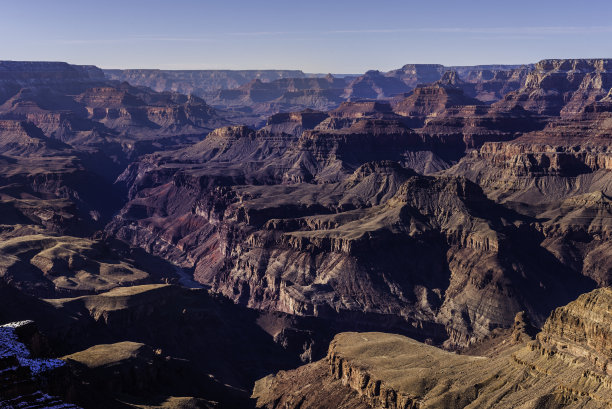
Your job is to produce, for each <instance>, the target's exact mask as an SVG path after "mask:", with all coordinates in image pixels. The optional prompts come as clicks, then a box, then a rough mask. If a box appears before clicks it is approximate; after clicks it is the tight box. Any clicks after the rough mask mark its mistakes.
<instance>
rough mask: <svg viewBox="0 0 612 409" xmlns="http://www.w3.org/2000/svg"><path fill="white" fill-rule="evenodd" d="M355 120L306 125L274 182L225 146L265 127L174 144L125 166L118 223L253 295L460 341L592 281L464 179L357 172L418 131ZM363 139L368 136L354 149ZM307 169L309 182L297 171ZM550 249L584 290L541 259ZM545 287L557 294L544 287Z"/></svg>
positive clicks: (250, 138) (148, 245)
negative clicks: (252, 180) (125, 194)
mask: <svg viewBox="0 0 612 409" xmlns="http://www.w3.org/2000/svg"><path fill="white" fill-rule="evenodd" d="M368 124H370V125H371V124H372V122H371V121H365V122H362V125H363V126H366V127H367V126H369V125H368ZM350 129H352V131H351V132H348V131H346V130H344V131H343V132H336V133H334V132H329V131H328V132H327V133H321V132H319V133H316V132H311V133H308V132H306V133H304V135H302V137H300V138H299V139H298V140H297V144H296V145H290V146H288V147H286V153H285V154H282V155H280V156H279V157H276V159H275V160H274V164H273V165H272V164H271V165H268V166H263V167H261V165H260V168H259V169H262V168H264V169H267V173H266V174H267V175H276V176H274V178H271V179H261V180H267V182H266V183H275V184H278V183H280V182H283V184H278V185H276V186H244V185H243V186H238V184H242V183H243V182H242V179H240V177H238V179H236V177H237V176H235V175H236V174H234V175H233V176H232V173H231V172H232V171H233V170H232V169H238V168H231V167H227V163H226V161H225V160H224V159H223V158H224V157H225V158H230V157H232V155H236V152H241V154H246V152H247V151H246V150H244V149H243V148H239V146H243V147H244V146H251V149H254V152H257V153H261V152H262V149H261V148H260V146H261V145H260V143H262V142H263V141H265V138H263V137H262V135H261V134H258V133H256V132H255V131H252V130H249V129H248V128H233V129H226V130H219V131H215V133H213V134H211V136H210V137H209V138H210V139H209V138H207V140H205V141H203V142H202V143H201V144H200V146H199V147H198V149H196V150H189V149H188V150H183V151H179V152H177V153H175V154H174V155H175V156H174V159H172V160H173V161H174V162H172V161H166V160H167V159H162V158H163V156H162V157H160V158H159V159H158V160H159V162H158V163H159V164H160V165H161V166H154V167H153V168H152V169H147V168H146V166H148V165H145V164H144V163H143V164H142V166H143V168H141V169H140V170H138V169H136V168H135V169H134V170H133V171H134V173H133V174H132V176H129V175H126V180H128V179H129V180H132V182H130V183H131V184H132V186H133V190H132V198H133V199H132V201H131V202H130V203H129V204H128V205H127V206H126V207H125V208H124V209H123V210H122V211H121V213H120V215H119V216H118V217H117V218H116V219H115V220H114V221H113V222H112V223H111V224H110V225H109V227H108V229H107V232H108V234H111V235H116V236H117V237H119V238H121V239H123V240H126V241H128V242H130V243H132V244H134V245H138V246H141V247H143V248H145V249H147V250H148V251H151V252H153V253H154V254H157V255H160V256H162V257H166V258H168V259H170V260H172V261H173V262H176V263H178V264H182V265H184V266H189V267H194V276H195V278H196V279H197V280H199V281H200V282H202V283H205V284H207V285H211V286H212V287H213V288H214V289H215V290H216V291H219V292H222V293H223V294H225V295H226V296H228V297H230V298H232V299H234V300H235V301H236V302H239V303H244V304H246V305H248V306H250V307H254V308H258V309H263V310H272V311H283V312H287V313H292V314H298V315H306V316H319V317H332V318H334V317H337V318H338V319H343V318H342V316H343V315H346V316H350V314H365V315H364V318H363V319H364V320H368V319H371V318H368V317H367V316H368V314H378V315H381V316H388V317H389V318H390V319H393V317H402V319H405V320H407V321H408V322H409V323H413V324H412V325H415V326H416V327H418V328H422V330H421V334H426V335H425V337H432V338H435V339H436V340H437V341H438V342H441V341H442V340H443V339H444V338H448V345H449V346H456V345H466V344H469V343H471V342H473V341H474V340H476V339H478V338H480V337H482V336H484V335H486V334H487V333H488V332H489V331H491V330H492V329H494V328H496V327H498V326H502V327H507V326H510V325H511V324H512V322H513V319H514V314H515V313H516V312H517V311H520V310H523V309H526V310H528V311H529V312H530V313H532V315H533V316H534V318H535V319H536V320H539V322H542V321H543V319H544V317H545V315H546V314H547V313H548V312H549V311H550V309H552V308H554V307H555V306H556V305H559V303H562V302H564V301H566V300H568V299H570V298H571V297H573V296H575V295H576V294H577V292H574V290H575V291H580V290H579V289H584V288H592V287H589V286H590V285H591V284H589V283H588V280H585V281H584V282H583V280H582V278H581V275H580V274H574V275H572V274H571V272H570V271H569V270H568V269H567V268H565V267H564V266H563V265H561V264H558V261H557V260H556V259H555V258H554V257H552V256H551V255H550V254H548V253H547V251H546V250H545V249H544V248H542V247H540V242H539V239H538V238H537V237H539V236H537V234H536V235H535V236H533V237H531V238H530V236H532V235H533V234H534V233H536V232H537V230H535V229H533V228H532V227H531V226H529V225H528V224H527V223H525V221H524V220H522V218H521V216H520V215H517V214H513V213H512V212H509V211H507V210H505V209H503V208H502V207H498V206H496V205H495V204H494V203H493V202H490V201H489V200H488V199H487V198H485V196H484V195H483V194H482V192H481V191H480V189H479V188H478V187H477V186H476V185H474V184H472V183H470V182H468V181H466V180H465V179H462V178H452V177H451V178H446V177H436V178H427V177H422V176H418V175H416V174H415V173H414V172H411V171H409V170H407V169H405V168H403V167H401V166H400V165H398V164H397V163H396V162H394V161H387V162H368V163H366V164H363V165H361V166H360V167H359V168H357V170H355V171H354V172H353V173H352V174H350V173H349V172H348V171H347V170H348V169H350V167H353V166H357V164H358V163H360V161H364V160H366V159H367V158H372V157H375V155H380V156H382V157H384V155H396V154H397V153H396V152H397V149H398V147H402V146H403V145H402V143H405V142H406V140H407V138H408V137H414V136H410V135H411V134H410V133H407V131H406V129H405V128H402V127H398V128H392V129H391V128H375V129H380V134H378V133H377V132H376V131H375V130H373V129H368V130H367V131H366V130H365V129H364V131H363V134H360V133H356V132H355V129H356V128H350ZM260 132H261V131H260ZM258 135H259V136H258ZM258 139H260V142H257V140H258ZM417 140H418V139H417ZM370 141H371V142H370ZM401 141H404V142H401ZM408 141H409V139H408ZM400 142H401V143H400ZM293 143H296V141H295V139H294V140H293ZM355 143H357V144H358V145H359V146H360V147H362V148H363V147H365V146H370V148H368V149H366V150H360V151H359V152H355V151H354V150H353V147H354V146H355ZM369 143H372V145H368V144H369ZM245 144H246V145H245ZM196 146H197V145H196ZM266 146H268V147H269V146H270V145H266ZM408 146H410V145H408ZM200 149H201V150H200ZM233 149H237V150H236V151H233ZM404 149H406V148H404ZM366 152H367V154H366ZM223 155H229V156H223ZM247 157H250V156H248V155H247V156H240V158H247ZM391 157H394V156H391ZM179 158H180V159H179ZM287 158H295V159H292V160H291V161H289V160H287V161H285V160H286V159H287ZM151 159H153V158H151ZM217 160H218V161H219V166H220V165H223V166H224V167H223V168H217V166H218V165H217ZM240 163H241V165H240V166H241V168H240V169H245V167H244V166H246V162H245V160H244V159H241V160H240ZM296 163H297V164H300V165H299V167H298V166H296V165H295V164H296ZM286 164H293V165H286ZM272 166H273V167H272ZM220 169H223V170H222V171H221V170H220ZM296 169H299V171H300V172H301V173H299V174H298V173H296ZM306 171H307V172H308V173H304V172H306ZM332 171H333V173H332ZM175 172H176V173H175ZM240 172H242V170H240ZM245 174H246V173H245ZM288 174H289V175H293V177H292V178H288V177H287V175H288ZM304 174H306V175H309V178H310V179H305V180H310V181H311V182H310V183H303V182H302V181H300V179H299V178H296V177H295V175H304ZM256 175H258V173H257V172H254V173H251V177H256ZM348 175H350V176H348ZM312 176H314V178H312ZM331 176H333V178H331ZM300 177H302V178H303V177H304V176H300ZM321 182H324V183H321ZM516 243H521V244H516ZM526 249H529V250H528V251H526ZM424 255H426V256H425V257H424ZM425 260H429V261H428V262H427V263H425ZM509 260H512V261H509ZM538 260H539V261H538ZM432 261H433V262H432ZM541 263H543V264H541ZM547 263H553V264H555V265H556V268H557V269H558V270H559V272H560V274H561V275H563V277H564V280H566V282H572V283H574V284H573V287H572V288H573V290H571V291H567V289H564V288H563V287H562V286H560V285H558V283H556V281H557V280H556V279H554V278H553V277H552V276H551V275H550V274H549V273H548V272H547V269H543V270H542V266H543V265H544V264H547ZM544 289H546V291H548V292H549V293H550V294H555V295H554V296H548V297H540V296H538V295H537V294H538V293H539V292H541V291H544ZM485 294H486V295H485ZM334 319H336V318H334ZM381 322H382V321H381Z"/></svg>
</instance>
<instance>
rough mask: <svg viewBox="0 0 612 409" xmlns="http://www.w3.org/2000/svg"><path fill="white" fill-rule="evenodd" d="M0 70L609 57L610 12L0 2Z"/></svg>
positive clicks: (608, 4) (607, 8) (443, 5)
mask: <svg viewBox="0 0 612 409" xmlns="http://www.w3.org/2000/svg"><path fill="white" fill-rule="evenodd" d="M0 4H1V5H2V9H1V10H2V11H1V13H0V36H1V37H0V38H2V41H1V42H0V59H4V60H52V61H68V62H71V63H75V64H95V65H98V66H100V67H103V68H162V69H223V68H227V69H253V68H262V69H263V68H284V69H302V70H304V71H306V72H337V73H360V72H364V71H366V70H368V69H379V70H390V69H394V68H398V67H400V66H402V65H403V64H406V63H440V64H446V65H472V64H487V63H500V64H501V63H508V64H512V63H529V62H537V61H538V60H540V59H543V58H578V57H612V41H611V40H612V20H611V19H610V16H611V15H612V1H610V0H589V1H577V0H575V1H565V0H557V1H550V0H545V1H538V0H531V1H524V0H515V1H513V0H504V1H497V0H489V1H480V0H472V1H470V0H464V1H460V0H454V1H426V0H422V1H410V0H404V1H395V0H378V1H374V0H371V1H362V0H352V1H344V0H340V1H334V0H327V1H321V0H311V1H290V0H285V1H277V0H260V1H256V0H250V1H247V0H225V1H214V2H213V1H193V0H174V1H158V0H148V1H140V0H123V1H117V0H106V1H103V0H96V1H90V0H53V1H51V0H44V1H43V0H22V1H17V0H1V2H0Z"/></svg>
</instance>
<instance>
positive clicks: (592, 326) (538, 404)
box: [253, 288, 612, 409]
mask: <svg viewBox="0 0 612 409" xmlns="http://www.w3.org/2000/svg"><path fill="white" fill-rule="evenodd" d="M610 305H612V291H611V290H610V289H608V288H605V289H600V290H596V291H594V292H592V293H589V294H585V295H583V296H581V297H580V298H579V299H578V300H576V301H574V302H572V303H570V304H569V305H567V306H566V307H561V308H559V309H557V310H556V311H555V312H554V313H553V314H552V315H551V316H550V318H549V319H548V320H547V322H546V325H545V326H544V329H543V331H542V332H541V333H540V334H538V336H537V339H536V340H535V341H523V342H521V341H518V343H517V339H516V338H514V342H512V339H511V338H508V339H507V340H506V341H505V343H506V346H505V347H504V348H502V349H501V351H499V352H498V353H497V354H496V355H495V356H493V357H478V356H466V355H456V354H453V353H449V352H446V351H442V350H439V349H437V348H435V347H431V346H428V345H424V344H421V343H418V342H416V341H413V340H411V339H409V338H405V337H402V336H399V335H392V334H382V333H344V334H340V335H338V336H337V337H336V338H335V339H334V341H333V342H332V343H331V345H330V348H329V352H328V355H327V358H326V359H325V360H322V361H319V362H317V363H314V364H311V365H309V366H306V367H301V368H299V369H297V370H294V371H289V372H280V373H279V374H277V375H274V376H269V377H267V378H264V379H262V380H260V381H258V382H257V384H256V386H255V389H254V393H253V397H254V398H256V399H257V406H258V407H262V408H263V407H265V408H269V409H272V408H280V407H285V408H297V407H300V408H331V407H341V408H343V407H347V408H348V407H372V408H378V407H385V408H407V407H419V408H457V409H458V408H464V407H483V408H485V407H486V408H517V407H520V408H525V409H528V408H534V409H535V408H565V407H568V408H578V407H580V408H601V407H608V406H609V405H610V404H611V403H612V386H611V385H612V384H611V383H610V376H612V371H611V370H610V366H609V362H610V361H609V359H610V357H611V356H612V350H611V349H610V345H609V343H606V341H605V340H606V335H605V333H606V331H609V328H610V325H611V324H612V321H610V318H611V317H610V314H609V310H610ZM606 311H608V312H606ZM527 339H528V338H527ZM324 372H326V373H324ZM313 374H319V375H320V377H319V378H315V377H314V376H313ZM301 379H304V382H301ZM296 383H297V384H296ZM326 393H329V394H331V396H330V397H329V402H333V404H332V405H328V404H327V403H326V402H327V401H326V398H325V394H326Z"/></svg>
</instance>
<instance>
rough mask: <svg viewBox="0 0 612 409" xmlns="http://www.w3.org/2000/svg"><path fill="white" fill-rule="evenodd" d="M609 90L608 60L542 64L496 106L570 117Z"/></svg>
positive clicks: (610, 81) (558, 61)
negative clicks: (516, 107)
mask: <svg viewBox="0 0 612 409" xmlns="http://www.w3.org/2000/svg"><path fill="white" fill-rule="evenodd" d="M610 87H612V74H611V71H610V60H605V59H601V60H586V59H577V60H543V61H540V62H539V63H537V64H536V66H535V68H534V70H533V71H532V72H530V73H529V74H528V75H527V77H526V79H525V83H524V85H523V86H522V87H521V88H520V89H518V90H516V91H514V92H511V93H509V94H508V95H506V96H505V97H504V98H503V100H502V101H500V102H498V103H496V105H498V106H504V107H506V108H509V107H512V106H521V107H523V108H525V109H527V110H529V111H532V112H535V113H538V114H544V115H559V114H562V115H571V114H575V113H577V112H580V110H581V109H582V108H583V107H584V106H585V105H588V104H590V103H592V102H594V101H597V100H599V99H601V98H603V97H604V96H606V95H607V93H608V91H609V90H610Z"/></svg>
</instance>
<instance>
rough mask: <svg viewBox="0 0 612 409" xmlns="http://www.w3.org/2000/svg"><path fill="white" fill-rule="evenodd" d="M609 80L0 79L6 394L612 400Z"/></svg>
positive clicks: (445, 70)
mask: <svg viewBox="0 0 612 409" xmlns="http://www.w3.org/2000/svg"><path fill="white" fill-rule="evenodd" d="M610 61H612V60H607V59H576V60H543V61H540V62H538V63H536V64H525V65H508V66H503V65H490V66H473V67H467V66H449V67H446V66H442V65H435V64H407V65H404V66H403V67H401V68H399V69H396V70H391V71H387V72H380V71H367V72H366V73H364V74H351V75H347V74H345V75H334V74H328V75H322V74H308V73H304V72H301V71H289V70H251V71H229V70H207V71H164V70H102V69H99V68H97V67H94V66H78V65H70V64H67V63H51V62H15V61H2V62H0V209H1V211H0V299H2V306H3V307H2V309H0V325H2V324H4V325H5V326H4V327H0V334H1V333H2V328H9V329H6V330H5V332H6V333H7V334H8V335H7V336H6V337H5V338H6V339H2V338H0V351H3V349H2V347H3V346H4V345H5V344H6V345H9V346H10V347H6V348H7V350H8V351H9V352H7V353H6V354H0V376H4V378H2V379H3V385H2V388H3V389H0V402H4V403H3V404H6V405H8V404H9V403H7V402H13V401H12V400H11V399H17V400H15V402H13V403H10V404H12V405H17V403H16V402H17V401H19V402H22V403H23V405H26V403H24V402H27V405H30V406H14V407H36V406H33V405H34V403H32V402H34V401H35V400H36V399H42V398H41V397H42V396H44V399H48V402H53V404H54V405H58V406H56V407H66V408H70V407H77V406H78V407H83V408H154V407H155V408H161V407H164V408H235V407H245V408H249V407H259V408H267V409H276V408H296V409H297V408H332V407H333V408H379V407H387V408H400V407H401V408H463V407H483V408H484V407H487V408H488V407H492V408H493V407H499V408H510V407H522V408H558V407H568V408H569V407H576V408H577V407H583V408H590V407H593V408H595V407H606V405H610V404H611V402H612V394H611V391H610V385H611V383H610V376H611V373H612V369H611V368H612V367H611V364H610V362H611V361H610V359H612V349H611V345H610V339H612V338H611V335H610V334H609V332H610V325H611V324H612V322H611V321H610V319H611V317H610V313H609V312H610V309H611V308H612V307H611V302H612V298H611V296H610V289H609V287H610V285H612V257H610V254H611V253H610V252H611V251H612V247H611V241H610V234H612V222H611V221H612V217H611V212H612V179H611V178H610V170H611V169H612V151H611V150H610V148H609V146H610V135H612V81H611V80H610V78H612V66H611V65H610V64H611V63H610ZM30 320H31V321H30ZM12 323H16V324H12ZM7 325H8V326H7ZM22 327H23V328H22ZM11 328H22V329H15V330H14V331H13V330H12V329H11ZM11 331H13V332H11ZM9 341H10V342H9ZM17 344H19V345H24V346H15V345H17ZM11 345H12V346H11ZM23 348H27V349H28V351H29V352H27V351H26V352H24V351H25V350H24V349H23ZM15 350H19V351H21V352H20V353H21V354H22V355H23V354H26V355H27V354H28V353H29V354H31V357H29V358H27V359H34V358H35V359H42V360H49V359H52V360H58V359H59V360H60V361H59V362H60V364H58V366H57V367H53V368H50V369H49V370H44V371H41V373H35V371H34V372H33V370H32V369H31V368H30V366H28V365H26V364H24V362H26V361H23V359H26V358H24V356H25V355H23V356H22V355H19V354H13V353H11V352H10V351H15ZM28 356H29V355H28ZM20 359H21V360H20ZM53 362H56V361H53ZM28 368H30V369H28ZM5 385H6V387H5ZM24 396H30V397H31V399H30V398H27V399H26V398H24ZM19 397H21V398H19ZM18 398H19V399H21V400H19V399H18ZM20 404H21V403H20ZM49 405H51V403H49ZM60 405H66V406H60ZM70 405H73V406H70ZM49 407H51V406H49Z"/></svg>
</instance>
